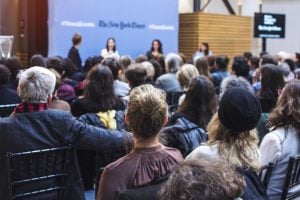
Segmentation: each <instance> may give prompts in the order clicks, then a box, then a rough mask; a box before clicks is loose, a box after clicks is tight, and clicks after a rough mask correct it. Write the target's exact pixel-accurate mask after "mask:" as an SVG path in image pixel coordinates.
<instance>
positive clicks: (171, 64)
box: [165, 53, 183, 73]
mask: <svg viewBox="0 0 300 200" xmlns="http://www.w3.org/2000/svg"><path fill="white" fill-rule="evenodd" d="M165 63H166V70H167V72H169V73H176V72H177V71H178V69H179V67H181V65H183V61H182V58H181V57H180V56H179V55H178V54H176V53H169V54H167V56H166V59H165Z"/></svg>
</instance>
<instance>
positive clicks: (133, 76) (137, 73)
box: [125, 63, 147, 88]
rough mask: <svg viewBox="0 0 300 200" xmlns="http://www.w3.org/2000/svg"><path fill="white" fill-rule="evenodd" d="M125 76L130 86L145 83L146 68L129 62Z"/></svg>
mask: <svg viewBox="0 0 300 200" xmlns="http://www.w3.org/2000/svg"><path fill="white" fill-rule="evenodd" d="M125 77H126V79H127V81H128V83H129V85H130V87H131V88H134V87H137V86H139V85H142V84H144V83H145V80H146V77H147V70H146V69H145V68H144V67H143V65H142V64H140V63H139V64H131V65H129V67H128V68H127V69H126V71H125Z"/></svg>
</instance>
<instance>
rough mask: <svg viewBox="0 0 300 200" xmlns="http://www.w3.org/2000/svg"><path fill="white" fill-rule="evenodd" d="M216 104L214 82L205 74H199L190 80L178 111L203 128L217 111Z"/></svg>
mask: <svg viewBox="0 0 300 200" xmlns="http://www.w3.org/2000/svg"><path fill="white" fill-rule="evenodd" d="M217 106H218V98H217V95H216V90H215V87H214V84H213V83H212V82H211V81H210V80H208V79H207V78H206V77H205V76H199V77H197V78H194V79H192V80H191V82H190V84H189V89H188V90H187V92H186V96H185V98H184V101H183V102H182V104H181V105H180V106H179V108H178V112H180V113H183V114H184V115H185V116H186V117H187V118H188V119H189V120H191V121H193V122H194V123H196V124H198V125H199V126H200V127H202V128H204V129H205V128H206V125H207V124H208V122H209V121H210V119H211V117H212V115H213V114H214V113H215V112H216V111H217Z"/></svg>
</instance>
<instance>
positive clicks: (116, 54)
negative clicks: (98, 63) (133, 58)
mask: <svg viewBox="0 0 300 200" xmlns="http://www.w3.org/2000/svg"><path fill="white" fill-rule="evenodd" d="M101 56H102V57H103V58H114V59H116V60H119V58H120V55H119V52H118V51H117V50H116V51H115V52H113V51H107V49H106V48H105V49H102V50H101Z"/></svg>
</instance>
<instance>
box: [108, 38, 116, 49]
mask: <svg viewBox="0 0 300 200" xmlns="http://www.w3.org/2000/svg"><path fill="white" fill-rule="evenodd" d="M106 49H107V51H113V52H115V51H116V50H117V46H116V40H115V38H113V37H111V38H108V39H107V41H106Z"/></svg>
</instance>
